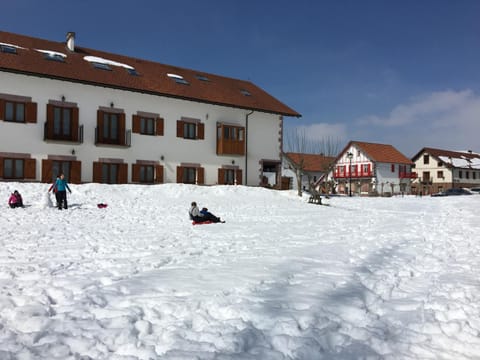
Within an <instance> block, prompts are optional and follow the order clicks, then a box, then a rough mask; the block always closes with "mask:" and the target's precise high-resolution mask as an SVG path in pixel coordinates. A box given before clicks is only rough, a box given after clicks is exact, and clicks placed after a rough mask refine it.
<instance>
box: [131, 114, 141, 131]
mask: <svg viewBox="0 0 480 360" xmlns="http://www.w3.org/2000/svg"><path fill="white" fill-rule="evenodd" d="M140 122H141V118H140V116H138V115H132V132H133V133H135V134H140Z"/></svg>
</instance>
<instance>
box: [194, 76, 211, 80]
mask: <svg viewBox="0 0 480 360" xmlns="http://www.w3.org/2000/svg"><path fill="white" fill-rule="evenodd" d="M195 77H196V78H197V79H198V80H200V81H210V79H209V78H208V77H206V76H204V75H200V74H197V75H195Z"/></svg>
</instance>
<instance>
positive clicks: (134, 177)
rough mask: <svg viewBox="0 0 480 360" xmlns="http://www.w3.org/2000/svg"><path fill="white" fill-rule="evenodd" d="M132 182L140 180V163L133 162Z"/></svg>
mask: <svg viewBox="0 0 480 360" xmlns="http://www.w3.org/2000/svg"><path fill="white" fill-rule="evenodd" d="M132 182H140V165H139V164H132Z"/></svg>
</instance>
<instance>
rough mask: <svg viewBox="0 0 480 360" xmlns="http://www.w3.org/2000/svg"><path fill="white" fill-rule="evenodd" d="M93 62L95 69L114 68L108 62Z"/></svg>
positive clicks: (109, 69)
mask: <svg viewBox="0 0 480 360" xmlns="http://www.w3.org/2000/svg"><path fill="white" fill-rule="evenodd" d="M91 63H92V65H93V67H94V68H95V69H100V70H108V71H112V68H111V67H110V66H108V64H105V63H100V62H95V61H92V62H91Z"/></svg>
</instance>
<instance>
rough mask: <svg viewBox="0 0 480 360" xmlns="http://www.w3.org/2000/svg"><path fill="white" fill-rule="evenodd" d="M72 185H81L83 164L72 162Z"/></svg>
mask: <svg viewBox="0 0 480 360" xmlns="http://www.w3.org/2000/svg"><path fill="white" fill-rule="evenodd" d="M69 181H70V182H71V183H72V184H80V183H81V182H82V162H81V161H70V179H69Z"/></svg>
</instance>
